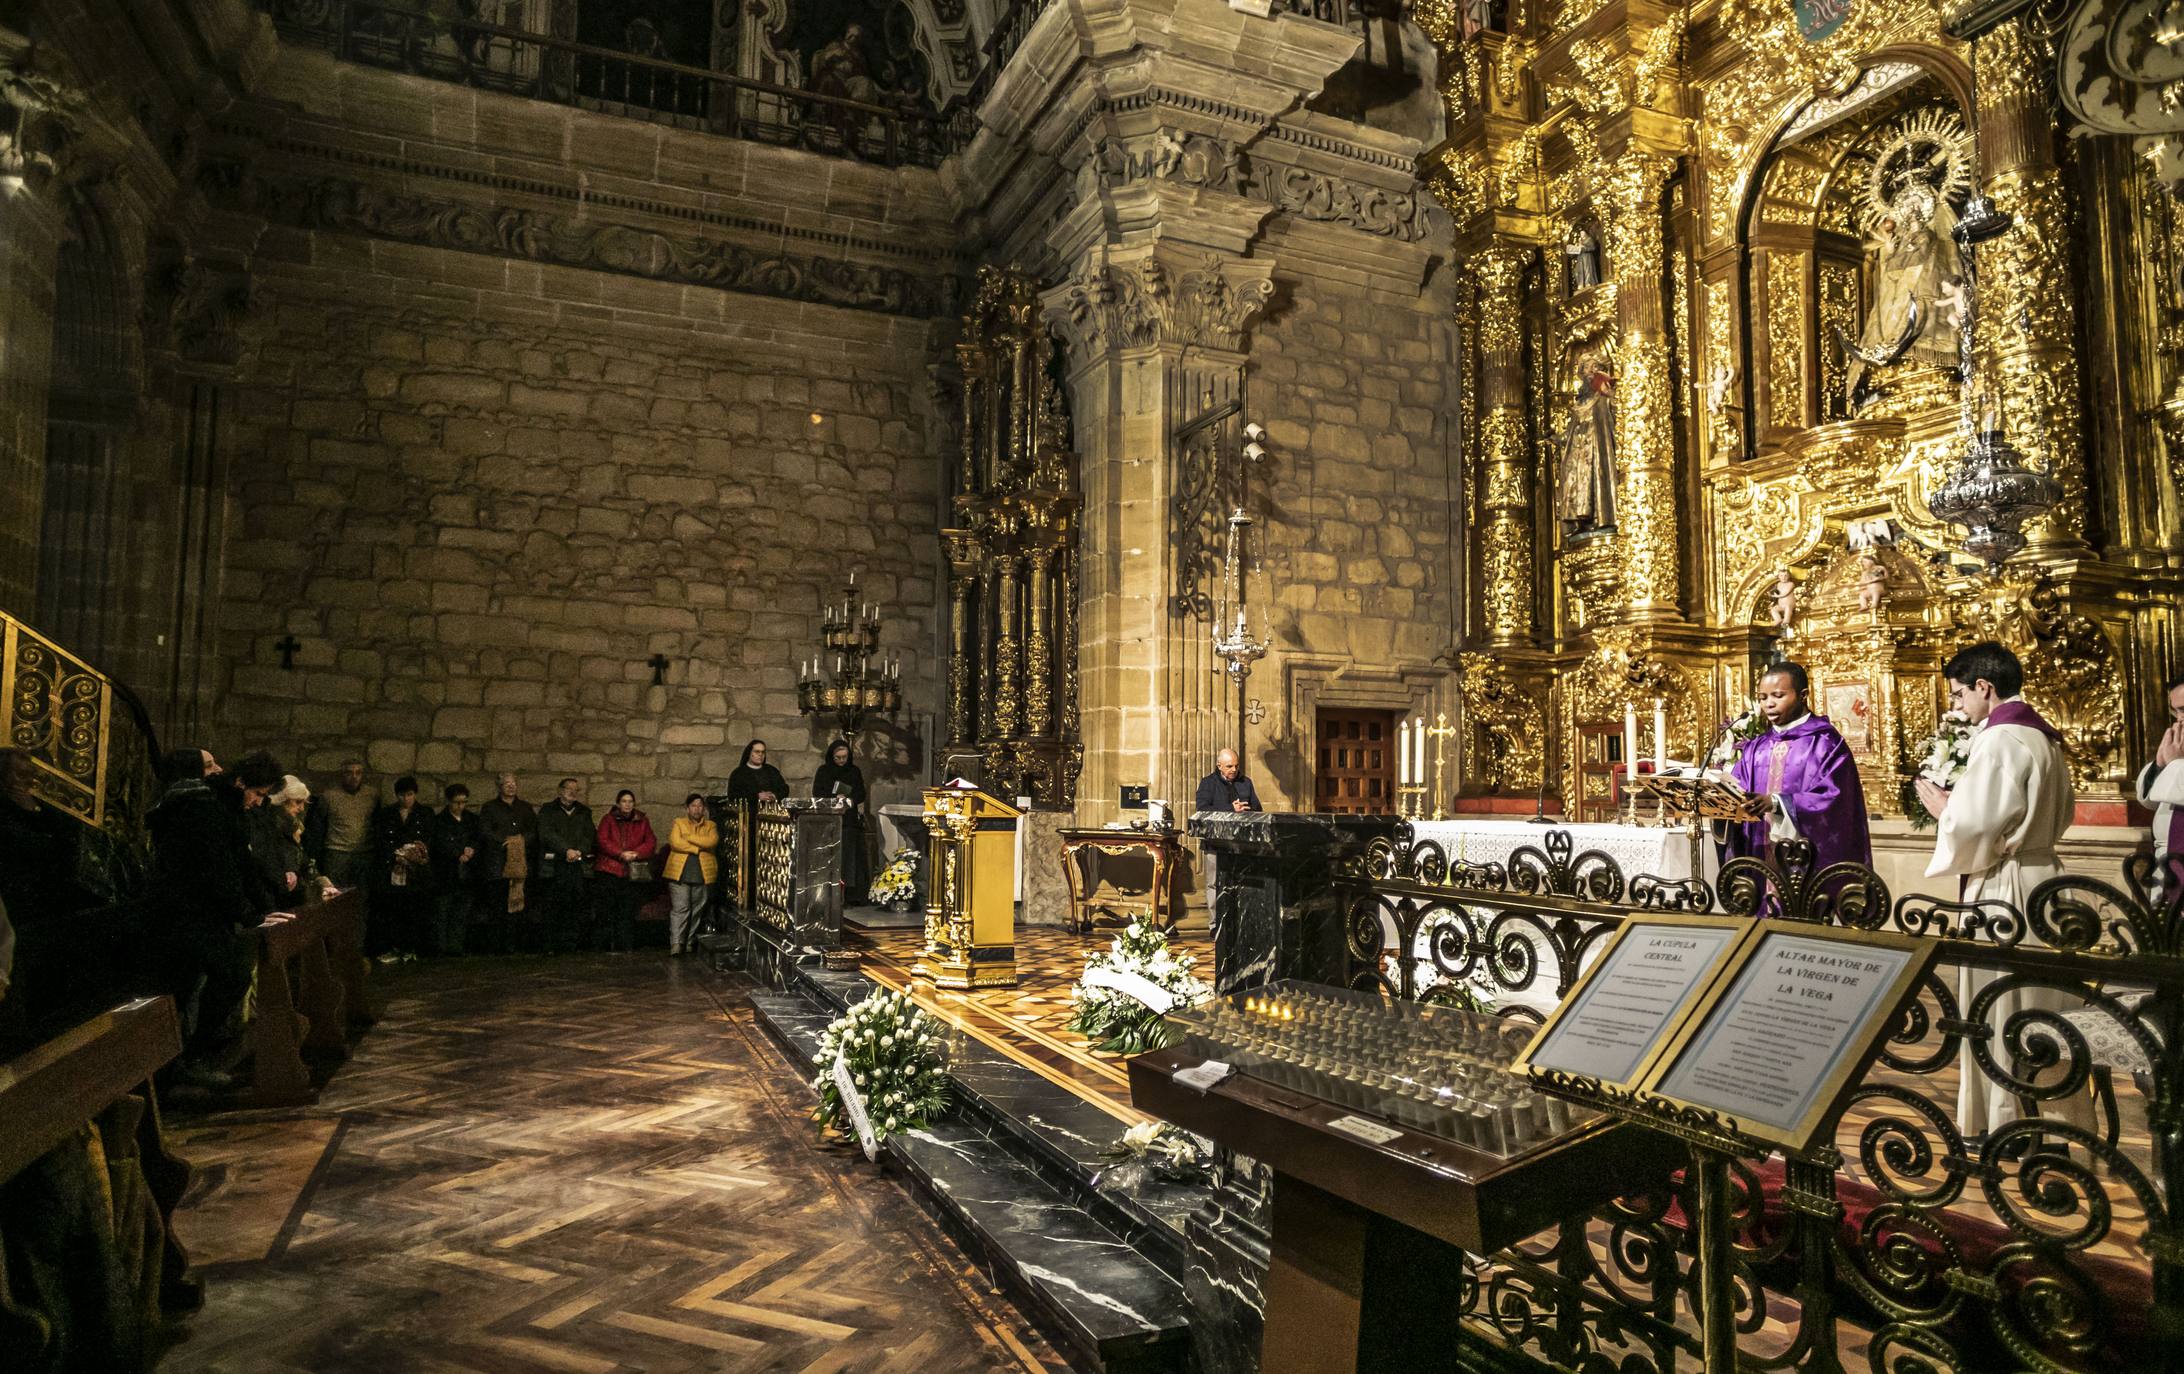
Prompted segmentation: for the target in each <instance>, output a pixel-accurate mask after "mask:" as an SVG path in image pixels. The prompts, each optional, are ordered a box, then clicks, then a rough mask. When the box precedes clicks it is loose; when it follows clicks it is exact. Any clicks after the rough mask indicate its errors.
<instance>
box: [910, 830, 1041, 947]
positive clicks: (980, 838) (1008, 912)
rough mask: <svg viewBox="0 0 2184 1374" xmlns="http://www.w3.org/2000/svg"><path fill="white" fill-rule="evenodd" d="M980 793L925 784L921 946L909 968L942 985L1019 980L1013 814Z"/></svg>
mask: <svg viewBox="0 0 2184 1374" xmlns="http://www.w3.org/2000/svg"><path fill="white" fill-rule="evenodd" d="M1022 814H1023V813H1022V812H1020V811H1018V810H1017V809H1016V808H1015V807H1013V806H1010V805H1009V804H1008V803H1006V802H1003V801H1000V800H997V799H996V798H993V797H989V796H987V795H986V794H985V793H983V792H978V791H972V790H970V789H968V788H961V787H928V788H926V789H925V828H926V831H927V833H928V835H929V836H930V840H929V843H930V845H931V851H930V855H929V858H930V860H931V862H930V863H929V865H928V866H927V868H926V874H927V878H926V889H927V890H926V897H925V950H924V952H923V953H922V954H920V955H919V956H918V963H917V967H916V969H915V970H914V971H915V972H916V973H917V975H918V976H919V977H921V978H930V979H932V980H933V983H934V985H935V986H936V987H943V988H1013V987H1015V986H1016V818H1017V817H1018V816H1020V815H1022Z"/></svg>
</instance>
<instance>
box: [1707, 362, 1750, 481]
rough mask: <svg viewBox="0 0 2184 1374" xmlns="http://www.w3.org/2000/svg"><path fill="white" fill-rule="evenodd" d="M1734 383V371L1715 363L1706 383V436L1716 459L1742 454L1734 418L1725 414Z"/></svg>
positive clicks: (1742, 444) (1727, 366)
mask: <svg viewBox="0 0 2184 1374" xmlns="http://www.w3.org/2000/svg"><path fill="white" fill-rule="evenodd" d="M1736 382H1737V374H1736V369H1734V368H1732V367H1730V366H1729V365H1728V364H1727V363H1723V362H1717V363H1715V364H1714V371H1713V374H1712V375H1711V376H1709V377H1708V378H1707V379H1706V424H1707V433H1708V435H1709V436H1710V437H1711V438H1712V440H1713V444H1714V456H1715V457H1716V458H1727V459H1732V460H1734V459H1736V458H1740V457H1742V456H1743V453H1744V439H1743V435H1742V434H1740V433H1739V432H1738V429H1737V421H1736V417H1735V416H1734V415H1732V414H1730V413H1729V402H1730V400H1731V394H1730V393H1731V390H1732V388H1734V387H1735V386H1736Z"/></svg>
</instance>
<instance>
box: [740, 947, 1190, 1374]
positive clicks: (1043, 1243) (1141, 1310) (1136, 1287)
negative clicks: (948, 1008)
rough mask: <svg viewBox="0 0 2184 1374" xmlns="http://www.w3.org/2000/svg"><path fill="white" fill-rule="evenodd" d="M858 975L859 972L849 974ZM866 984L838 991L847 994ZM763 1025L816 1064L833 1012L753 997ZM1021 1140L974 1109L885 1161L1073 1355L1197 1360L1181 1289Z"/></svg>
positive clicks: (797, 1001)
mask: <svg viewBox="0 0 2184 1374" xmlns="http://www.w3.org/2000/svg"><path fill="white" fill-rule="evenodd" d="M851 976H852V977H856V976H855V975H851ZM856 982H857V983H859V984H862V985H863V987H862V988H850V987H839V986H838V987H837V988H836V989H835V990H836V991H839V992H842V993H845V994H847V993H850V992H856V993H858V994H859V996H858V997H853V998H851V999H850V1000H861V995H862V993H863V992H865V991H868V990H869V989H870V987H871V986H872V985H871V983H870V982H869V980H866V979H863V978H861V977H856ZM751 1002H752V1004H753V1006H755V1007H756V1008H757V1010H758V1016H759V1022H760V1024H761V1025H762V1026H763V1027H764V1028H765V1029H766V1031H767V1033H768V1034H770V1035H772V1036H773V1037H774V1038H775V1039H776V1040H778V1041H779V1042H780V1043H781V1044H782V1046H783V1047H784V1048H785V1049H787V1050H788V1051H789V1053H790V1054H791V1055H792V1056H793V1057H794V1058H795V1060H796V1062H797V1063H798V1065H799V1067H800V1068H801V1067H805V1066H808V1065H809V1064H810V1063H811V1058H812V1056H813V1055H814V1054H816V1053H818V1048H819V1037H820V1034H821V1033H822V1032H823V1031H825V1029H826V1027H827V1025H828V1023H829V1022H830V1021H832V1019H833V1018H834V1016H835V1015H836V1014H838V1013H837V1010H836V1007H835V1006H834V1005H832V1004H831V1002H829V1003H821V1002H819V1001H817V1000H816V999H815V998H814V997H812V996H811V995H809V994H808V992H806V993H803V994H801V995H800V993H798V992H759V993H753V994H752V995H751ZM1018 1148H1019V1147H1018V1145H1017V1142H1015V1141H1014V1139H1013V1138H1011V1137H1008V1136H1006V1135H1005V1134H1003V1133H1001V1132H999V1131H998V1130H997V1129H996V1127H995V1126H994V1125H993V1124H992V1123H991V1122H990V1121H989V1120H987V1119H986V1118H984V1117H983V1116H982V1115H981V1114H980V1113H978V1112H976V1111H957V1112H954V1113H951V1114H950V1116H949V1117H948V1119H947V1120H945V1121H942V1122H940V1123H938V1124H936V1125H935V1126H933V1127H930V1128H928V1129H925V1130H919V1131H911V1132H905V1133H902V1134H899V1135H896V1136H894V1137H892V1138H891V1139H889V1141H888V1142H887V1145H886V1146H885V1150H886V1153H887V1155H888V1157H889V1158H890V1159H891V1160H893V1161H894V1162H895V1163H896V1164H898V1165H900V1166H901V1168H902V1169H903V1171H904V1172H905V1173H906V1174H907V1175H908V1176H909V1177H910V1179H911V1180H912V1182H913V1183H914V1184H915V1185H916V1187H915V1189H914V1191H915V1192H916V1193H917V1194H918V1195H919V1200H920V1201H921V1202H922V1203H923V1204H924V1205H925V1206H926V1207H927V1209H928V1210H929V1211H931V1212H932V1213H933V1215H934V1216H935V1217H936V1218H938V1219H939V1220H940V1221H941V1223H942V1224H943V1225H944V1226H946V1227H947V1229H948V1230H949V1231H950V1233H951V1234H953V1235H954V1236H955V1237H956V1239H957V1241H958V1242H959V1243H961V1244H962V1245H963V1246H964V1248H965V1249H966V1250H967V1251H968V1252H969V1253H970V1254H972V1255H973V1256H974V1257H976V1258H978V1259H979V1260H981V1261H982V1262H984V1263H985V1264H986V1265H987V1266H989V1267H990V1268H991V1270H992V1272H993V1274H994V1277H995V1278H996V1279H997V1280H998V1281H999V1282H1000V1283H1001V1284H1002V1286H1004V1287H1006V1288H1007V1289H1008V1290H1009V1292H1010V1294H1011V1296H1012V1297H1013V1298H1014V1299H1015V1300H1016V1302H1017V1304H1018V1306H1019V1307H1020V1308H1022V1309H1023V1310H1024V1311H1025V1312H1026V1313H1027V1314H1028V1315H1030V1316H1031V1317H1032V1318H1033V1319H1034V1320H1035V1321H1038V1322H1039V1323H1040V1325H1041V1326H1042V1327H1044V1328H1045V1329H1046V1330H1047V1331H1048V1333H1049V1334H1050V1335H1051V1336H1052V1337H1053V1338H1054V1339H1055V1340H1056V1342H1057V1343H1058V1344H1059V1345H1060V1346H1061V1347H1062V1348H1063V1349H1064V1350H1066V1351H1067V1352H1068V1353H1069V1354H1070V1357H1071V1358H1072V1360H1073V1361H1075V1362H1076V1363H1078V1364H1079V1365H1080V1366H1081V1367H1082V1368H1084V1369H1087V1370H1101V1371H1106V1374H1153V1372H1154V1371H1181V1370H1184V1369H1187V1368H1188V1367H1189V1348H1190V1334H1189V1322H1190V1314H1189V1308H1188V1305H1187V1304H1186V1303H1185V1301H1184V1297H1183V1289H1182V1286H1181V1285H1180V1284H1179V1283H1177V1282H1176V1280H1175V1278H1174V1277H1172V1276H1171V1275H1170V1274H1169V1273H1168V1272H1167V1271H1166V1270H1165V1269H1163V1268H1162V1267H1161V1266H1160V1265H1158V1264H1155V1263H1153V1262H1152V1261H1151V1260H1150V1259H1148V1258H1147V1257H1146V1255H1145V1254H1143V1253H1141V1250H1140V1246H1139V1245H1138V1244H1136V1243H1133V1242H1132V1240H1131V1239H1129V1238H1128V1236H1127V1235H1125V1234H1118V1233H1117V1232H1116V1231H1115V1230H1112V1229H1110V1228H1109V1227H1107V1226H1104V1225H1102V1224H1101V1223H1100V1222H1099V1221H1098V1220H1097V1219H1095V1218H1094V1216H1093V1215H1092V1213H1091V1212H1090V1211H1089V1210H1088V1209H1087V1208H1085V1207H1084V1206H1082V1205H1080V1204H1079V1203H1078V1202H1077V1201H1076V1200H1075V1199H1074V1198H1073V1197H1072V1196H1071V1195H1070V1193H1069V1192H1068V1191H1067V1190H1065V1189H1058V1188H1057V1187H1055V1186H1054V1184H1053V1183H1052V1182H1050V1181H1049V1179H1048V1178H1047V1177H1046V1176H1045V1175H1044V1174H1043V1173H1042V1172H1041V1170H1039V1169H1038V1168H1035V1167H1034V1166H1033V1165H1031V1164H1030V1163H1029V1162H1027V1161H1026V1160H1025V1159H1023V1158H1022V1157H1021V1156H1020V1155H1019V1154H1018V1153H1017V1150H1018Z"/></svg>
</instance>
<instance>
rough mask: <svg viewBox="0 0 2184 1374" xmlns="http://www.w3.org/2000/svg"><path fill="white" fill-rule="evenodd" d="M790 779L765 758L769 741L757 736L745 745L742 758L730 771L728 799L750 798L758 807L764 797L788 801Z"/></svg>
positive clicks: (733, 800) (742, 800)
mask: <svg viewBox="0 0 2184 1374" xmlns="http://www.w3.org/2000/svg"><path fill="white" fill-rule="evenodd" d="M788 796H789V780H788V779H787V778H784V777H782V776H781V770H780V769H778V768H776V767H774V766H773V765H772V764H770V763H768V762H766V741H764V740H762V739H754V740H752V741H751V742H750V743H749V744H746V745H744V746H743V762H741V763H739V764H737V765H736V771H735V772H733V773H730V774H729V775H728V800H729V801H731V802H739V801H740V802H749V803H750V804H751V806H752V808H753V809H756V808H757V806H758V804H759V803H760V802H762V801H786V800H788Z"/></svg>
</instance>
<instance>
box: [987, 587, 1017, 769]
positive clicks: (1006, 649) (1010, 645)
mask: <svg viewBox="0 0 2184 1374" xmlns="http://www.w3.org/2000/svg"><path fill="white" fill-rule="evenodd" d="M996 562H997V563H998V564H999V565H1000V569H999V571H1000V579H999V580H1000V591H999V593H998V595H999V597H1000V600H999V601H998V602H997V603H996V604H995V606H994V612H995V615H994V640H993V679H992V681H993V734H994V735H997V736H999V737H1000V738H1002V739H1008V738H1011V737H1012V736H1014V735H1015V734H1016V728H1017V717H1018V713H1019V711H1020V709H1021V706H1022V700H1023V699H1022V696H1021V681H1022V679H1021V674H1022V671H1023V664H1022V660H1021V657H1020V655H1021V653H1022V644H1021V642H1020V641H1019V640H1018V639H1017V634H1016V631H1017V627H1018V625H1019V624H1020V623H1021V621H1020V619H1019V614H1020V612H1021V611H1022V609H1023V607H1022V603H1021V601H1020V599H1019V591H1018V588H1019V586H1020V584H1019V582H1018V581H1017V576H1016V555H1014V554H1003V555H1001V556H1000V557H999V558H998V559H997V560H996Z"/></svg>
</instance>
